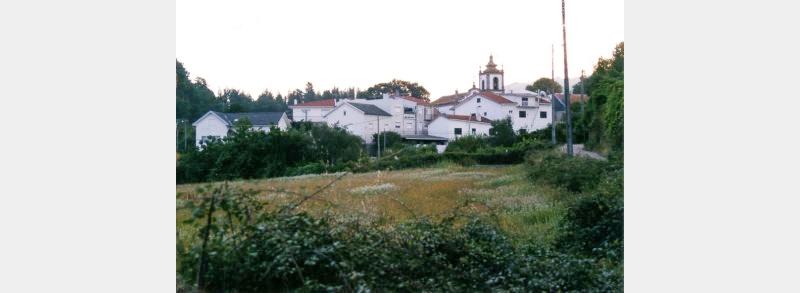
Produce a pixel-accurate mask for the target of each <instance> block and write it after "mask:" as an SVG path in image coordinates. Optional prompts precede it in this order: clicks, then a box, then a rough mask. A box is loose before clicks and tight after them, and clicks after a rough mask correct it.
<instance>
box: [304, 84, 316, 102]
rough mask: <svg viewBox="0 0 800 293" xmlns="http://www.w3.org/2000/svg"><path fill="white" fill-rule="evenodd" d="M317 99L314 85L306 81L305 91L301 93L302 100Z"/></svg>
mask: <svg viewBox="0 0 800 293" xmlns="http://www.w3.org/2000/svg"><path fill="white" fill-rule="evenodd" d="M318 99H319V96H317V93H316V92H315V91H314V85H313V84H311V82H307V83H306V92H305V93H303V102H311V101H316V100H318Z"/></svg>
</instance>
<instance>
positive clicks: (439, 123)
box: [428, 114, 492, 141]
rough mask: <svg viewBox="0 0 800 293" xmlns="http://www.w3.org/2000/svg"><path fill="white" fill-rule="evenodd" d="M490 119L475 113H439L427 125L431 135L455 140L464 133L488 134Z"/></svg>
mask: <svg viewBox="0 0 800 293" xmlns="http://www.w3.org/2000/svg"><path fill="white" fill-rule="evenodd" d="M491 128H492V120H489V119H488V118H486V117H483V116H477V115H450V114H441V115H439V116H438V117H436V119H434V120H433V122H431V124H430V125H428V133H429V135H431V136H436V137H444V138H446V139H447V140H450V141H452V140H455V139H457V138H459V137H462V136H465V135H478V136H481V135H489V129H491Z"/></svg>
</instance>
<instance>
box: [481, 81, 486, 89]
mask: <svg viewBox="0 0 800 293" xmlns="http://www.w3.org/2000/svg"><path fill="white" fill-rule="evenodd" d="M481 89H482V90H483V89H486V81H485V80H481Z"/></svg>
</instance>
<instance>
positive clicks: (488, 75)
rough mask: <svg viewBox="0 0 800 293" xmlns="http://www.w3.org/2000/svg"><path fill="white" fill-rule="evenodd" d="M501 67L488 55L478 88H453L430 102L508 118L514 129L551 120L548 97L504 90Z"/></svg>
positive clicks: (447, 110)
mask: <svg viewBox="0 0 800 293" xmlns="http://www.w3.org/2000/svg"><path fill="white" fill-rule="evenodd" d="M504 74H505V73H504V71H503V70H498V69H497V65H496V64H494V58H493V56H489V63H488V64H486V70H483V71H479V72H478V80H479V83H480V88H475V85H474V84H473V87H472V88H471V89H470V90H469V91H467V92H466V93H461V94H460V93H458V92H456V93H455V94H454V95H449V96H443V97H440V98H439V99H437V100H436V101H434V102H433V103H432V104H433V105H434V107H435V108H436V110H437V111H438V112H439V113H442V114H448V115H461V116H480V117H484V118H488V119H490V120H501V119H505V118H511V123H512V126H513V128H514V130H516V131H529V132H530V131H536V130H539V129H542V128H545V127H547V125H549V124H550V123H551V121H552V117H551V115H552V107H551V106H550V102H549V100H548V98H546V97H544V95H542V94H538V93H533V92H530V91H526V90H523V91H516V92H514V90H509V91H507V90H506V87H505V85H504V84H503V81H504V77H503V76H504Z"/></svg>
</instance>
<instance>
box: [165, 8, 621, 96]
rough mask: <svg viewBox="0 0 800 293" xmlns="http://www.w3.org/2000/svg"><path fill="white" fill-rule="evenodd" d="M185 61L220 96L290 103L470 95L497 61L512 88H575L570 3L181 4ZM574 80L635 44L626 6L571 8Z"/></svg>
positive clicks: (180, 53)
mask: <svg viewBox="0 0 800 293" xmlns="http://www.w3.org/2000/svg"><path fill="white" fill-rule="evenodd" d="M176 5H177V15H176V22H177V23H176V58H177V59H178V60H179V61H181V62H183V64H184V66H185V67H186V68H187V70H188V71H189V72H190V73H191V76H190V77H191V78H194V77H196V76H200V77H203V78H205V79H206V80H207V81H208V85H209V88H211V90H213V91H214V92H217V91H219V90H221V89H224V88H236V89H240V90H243V91H245V92H247V93H249V94H250V95H252V96H253V98H256V97H257V96H258V94H259V93H261V92H262V91H263V90H264V89H269V90H271V91H273V92H280V93H282V94H284V95H285V94H286V93H287V92H288V91H289V90H291V89H295V88H299V89H303V88H304V87H305V83H306V82H307V81H310V82H312V83H313V84H314V88H315V89H318V90H321V89H329V88H332V87H333V86H338V87H339V88H347V87H350V86H353V87H359V88H361V89H366V88H367V87H369V86H371V85H373V84H375V83H378V82H385V81H389V80H391V79H392V78H398V79H403V80H409V81H414V82H418V83H420V84H422V85H423V86H425V88H427V89H428V91H430V92H431V99H432V100H435V99H436V98H438V97H439V96H442V95H449V94H452V93H453V92H454V91H455V90H456V89H458V90H459V91H460V92H463V91H465V90H467V89H469V88H470V87H471V86H472V83H473V82H474V81H476V80H477V72H478V66H483V65H485V64H486V63H487V62H488V59H489V54H490V53H492V54H494V61H495V63H497V64H498V65H503V66H504V68H505V77H506V78H505V79H506V84H510V83H513V82H528V83H530V82H532V81H533V80H535V79H537V78H539V77H549V76H550V67H551V66H550V48H551V44H555V67H556V68H555V71H556V79H559V78H561V79H563V72H564V69H563V64H564V63H563V62H564V61H563V53H562V52H563V49H562V47H561V45H562V38H561V1H559V0H547V1H542V0H533V1H531V0H527V1H512V0H492V1H488V0H485V1H473V0H468V1H418V0H410V1H375V0H372V1H357V0H344V1H302V0H300V1H198V0H178V1H177V4H176ZM566 9H567V49H568V57H569V60H568V62H569V74H570V77H571V78H575V77H578V76H579V75H580V72H581V69H584V70H586V73H587V75H588V74H590V73H591V71H592V67H593V65H594V64H595V63H596V61H597V59H598V58H599V57H601V56H603V57H608V56H610V55H611V52H612V50H613V48H614V46H615V45H616V44H617V43H619V42H621V41H623V40H624V39H623V37H624V28H623V24H624V11H623V10H624V5H623V1H622V0H567V2H566Z"/></svg>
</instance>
